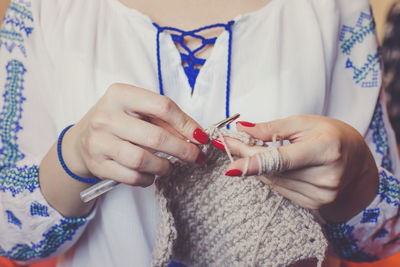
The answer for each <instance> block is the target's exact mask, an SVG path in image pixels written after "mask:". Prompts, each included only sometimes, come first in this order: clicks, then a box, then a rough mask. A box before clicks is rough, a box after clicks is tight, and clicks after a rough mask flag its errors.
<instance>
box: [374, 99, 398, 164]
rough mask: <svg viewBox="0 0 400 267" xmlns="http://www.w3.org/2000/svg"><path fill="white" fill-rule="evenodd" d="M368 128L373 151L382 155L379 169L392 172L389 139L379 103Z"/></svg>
mask: <svg viewBox="0 0 400 267" xmlns="http://www.w3.org/2000/svg"><path fill="white" fill-rule="evenodd" d="M369 128H370V130H371V131H372V142H373V143H374V144H375V151H376V153H378V154H381V155H382V163H381V167H383V168H385V169H386V170H388V171H390V172H393V168H392V161H391V159H390V147H389V138H388V134H387V131H386V128H385V123H384V121H383V110H382V105H381V104H380V103H378V105H377V106H376V109H375V112H374V115H373V118H372V122H371V125H370V127H369Z"/></svg>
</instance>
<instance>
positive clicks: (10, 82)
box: [0, 60, 39, 197]
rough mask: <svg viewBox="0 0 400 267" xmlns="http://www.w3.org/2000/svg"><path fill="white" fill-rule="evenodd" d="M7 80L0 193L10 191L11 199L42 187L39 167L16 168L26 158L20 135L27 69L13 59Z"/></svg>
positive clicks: (0, 129) (0, 126)
mask: <svg viewBox="0 0 400 267" xmlns="http://www.w3.org/2000/svg"><path fill="white" fill-rule="evenodd" d="M6 71H7V81H6V84H5V92H4V94H3V98H4V105H3V108H2V111H1V113H0V141H1V142H0V145H1V148H0V191H3V192H5V191H10V192H11V194H12V196H13V197H15V195H17V194H19V193H21V192H23V191H24V190H28V191H29V192H33V191H34V190H35V189H36V188H38V187H39V181H38V179H37V178H38V172H39V170H38V169H39V168H38V166H36V165H34V166H23V167H17V166H16V165H15V164H16V163H17V161H19V160H22V159H23V158H24V157H25V155H24V154H23V153H22V152H21V151H19V147H18V144H17V141H18V132H19V131H20V130H22V126H21V125H20V122H19V121H20V120H21V118H22V111H23V109H22V104H23V102H24V101H25V100H26V99H25V97H24V96H23V94H22V92H23V90H24V87H23V83H24V77H23V76H24V74H25V73H26V69H25V67H24V65H23V64H22V62H20V61H18V60H11V61H10V62H8V64H7V66H6Z"/></svg>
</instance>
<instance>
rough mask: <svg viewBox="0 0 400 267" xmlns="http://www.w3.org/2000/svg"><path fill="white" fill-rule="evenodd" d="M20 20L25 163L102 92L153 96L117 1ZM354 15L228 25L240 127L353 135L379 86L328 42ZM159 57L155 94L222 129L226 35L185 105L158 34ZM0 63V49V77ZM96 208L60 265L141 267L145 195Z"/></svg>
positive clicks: (148, 229)
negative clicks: (128, 88)
mask: <svg viewBox="0 0 400 267" xmlns="http://www.w3.org/2000/svg"><path fill="white" fill-rule="evenodd" d="M32 12H33V16H34V20H35V21H34V22H35V23H34V25H35V26H34V27H35V29H34V32H33V33H32V36H31V37H30V39H29V43H27V54H28V55H29V56H28V57H27V59H26V64H27V69H28V73H27V75H26V77H25V87H26V88H28V87H29V88H30V90H29V91H26V92H25V94H26V98H27V101H26V103H27V104H26V105H27V106H26V107H25V112H24V116H23V118H22V123H23V125H24V130H23V131H22V134H21V137H20V146H21V147H22V148H23V149H24V150H25V151H27V157H26V159H25V161H26V162H30V161H32V159H33V158H34V156H35V155H44V153H46V152H47V150H48V148H49V146H50V145H51V144H52V143H53V142H54V141H55V140H56V138H57V136H58V134H59V133H60V131H61V130H62V129H63V128H64V127H65V126H67V125H69V124H72V123H75V122H77V121H78V120H79V119H80V118H82V116H83V115H84V114H85V113H86V112H87V111H88V110H89V109H90V107H92V106H93V105H94V104H95V103H96V102H97V101H98V100H99V98H100V97H101V96H102V95H103V94H104V92H105V91H106V89H107V88H108V87H109V86H110V85H111V84H113V83H116V82H120V83H128V84H132V85H136V86H138V87H142V88H146V89H148V90H151V91H154V92H158V90H159V86H158V76H157V59H156V34H157V30H156V28H155V27H154V26H153V25H152V23H151V20H150V19H149V18H148V17H147V16H145V15H143V14H141V13H139V12H138V11H135V10H133V9H129V8H127V7H125V6H124V5H122V4H121V3H120V2H119V1H118V0H85V1H82V0H68V1H65V0H35V1H32ZM361 12H365V13H366V14H370V10H369V3H368V1H367V0H352V1H348V0H273V1H272V2H271V3H270V4H268V5H267V6H265V7H264V8H262V9H260V10H258V11H256V12H252V13H250V14H245V15H242V16H238V17H237V18H235V19H234V20H235V24H234V25H233V27H232V31H233V43H232V44H233V47H232V77H231V102H230V110H231V113H232V114H233V113H240V114H241V119H243V120H247V121H252V122H263V121H269V120H274V119H279V118H284V117H287V116H290V115H295V114H317V115H327V116H331V117H335V118H338V119H341V120H343V121H345V122H347V123H349V124H351V125H352V126H354V127H355V128H356V129H357V130H358V131H359V132H360V133H361V134H363V135H365V134H366V133H367V130H368V127H369V124H370V120H371V117H372V114H373V112H374V108H375V104H376V102H377V99H378V94H379V89H380V82H379V81H378V83H377V84H376V85H375V86H372V87H371V88H363V87H362V86H361V83H356V81H355V80H354V79H353V75H354V72H353V70H352V69H350V68H346V62H347V60H348V59H349V56H348V55H346V54H344V53H342V51H341V49H340V45H341V43H340V42H339V40H338V37H339V35H340V31H341V29H342V26H343V25H345V24H346V25H356V23H357V21H358V19H359V17H360V13H361ZM162 26H168V25H162ZM160 47H161V51H160V52H161V59H162V74H163V85H164V90H165V93H166V95H167V96H169V97H170V98H172V99H173V100H174V101H175V102H176V103H177V104H178V105H179V106H180V107H181V108H182V109H183V110H184V111H185V112H187V113H188V114H189V115H191V116H192V117H193V118H194V119H196V120H197V121H198V122H199V123H200V124H201V125H202V126H205V127H206V126H209V125H211V124H213V123H215V122H217V121H219V120H221V119H223V118H224V117H225V88H226V73H227V51H228V49H227V48H228V33H227V32H226V31H225V32H223V33H222V34H221V35H220V36H219V38H218V40H217V42H216V44H215V46H214V48H213V50H212V53H211V56H210V57H209V59H208V60H207V62H206V64H205V66H204V67H203V68H202V69H201V71H200V74H199V76H198V78H197V82H196V86H195V89H194V93H193V95H191V94H190V92H191V90H190V87H189V84H188V81H187V77H186V76H185V74H184V71H183V69H182V66H181V60H180V56H179V53H178V50H177V48H176V47H175V45H174V43H173V42H172V40H171V37H170V35H169V33H167V32H163V33H161V36H160ZM6 54H7V52H6V51H5V49H3V48H1V49H0V64H1V66H0V68H2V69H3V65H4V64H5V62H4V60H3V59H4V58H5V56H4V55H6ZM368 54H376V42H375V36H374V34H369V35H366V36H365V38H364V40H363V42H359V43H356V44H355V46H354V48H353V51H352V54H351V56H350V58H351V60H352V62H353V64H354V65H356V66H359V67H360V68H361V67H362V66H363V64H364V63H365V61H366V59H367V56H368ZM378 70H379V68H378ZM0 75H1V76H0V81H4V73H3V72H0ZM370 78H371V77H370V76H368V77H367V80H368V79H370ZM2 83H3V82H2ZM38 95H39V96H40V98H38ZM33 99H35V101H34V100H33ZM0 101H2V100H0ZM29 103H32V104H29ZM43 107H45V108H43ZM43 132H44V134H43ZM390 137H391V138H392V136H390ZM391 140H392V141H391V142H394V141H393V139H391ZM371 146H373V144H371ZM394 161H395V164H396V166H397V159H394ZM97 207H98V209H97V214H96V215H95V217H94V218H93V219H92V221H91V222H90V223H89V225H88V227H87V229H86V231H85V233H84V234H83V236H82V237H81V238H80V240H79V241H77V243H76V247H75V249H74V251H71V252H70V253H68V254H67V255H66V256H65V257H64V259H63V260H62V262H61V263H62V264H64V265H65V266H76V267H80V266H148V265H149V264H150V261H151V251H152V247H153V243H154V238H155V235H156V228H157V222H158V213H157V209H156V200H155V197H154V188H153V187H150V188H147V189H142V188H133V187H130V186H126V185H120V186H119V187H118V188H116V189H114V190H113V191H111V192H109V193H107V195H106V196H104V197H103V198H102V199H100V200H99V201H98V205H97ZM27 235H28V236H29V234H28V233H27ZM74 238H75V239H77V238H78V236H77V235H76V236H75V237H74ZM1 239H3V238H1Z"/></svg>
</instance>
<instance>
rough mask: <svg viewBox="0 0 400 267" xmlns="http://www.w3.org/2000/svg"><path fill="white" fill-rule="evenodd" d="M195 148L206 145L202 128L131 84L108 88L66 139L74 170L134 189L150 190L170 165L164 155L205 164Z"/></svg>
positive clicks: (166, 102)
mask: <svg viewBox="0 0 400 267" xmlns="http://www.w3.org/2000/svg"><path fill="white" fill-rule="evenodd" d="M187 140H190V141H191V142H193V143H195V144H199V143H207V142H208V137H207V135H206V134H205V133H204V132H203V130H201V126H200V125H199V124H198V123H196V122H195V121H194V120H193V119H192V118H191V117H190V116H188V115H187V114H185V113H184V112H183V111H182V110H181V109H180V108H179V107H178V106H177V105H176V104H175V103H174V102H173V101H172V100H171V99H169V98H168V97H166V96H162V95H159V94H156V93H153V92H151V91H148V90H145V89H141V88H138V87H135V86H131V85H127V84H114V85H112V86H111V87H110V88H108V90H107V92H106V93H105V94H104V96H103V97H102V98H101V99H100V100H99V101H98V102H97V104H96V105H95V106H94V107H93V108H92V109H91V110H90V111H89V112H88V113H87V114H86V115H85V116H84V117H83V118H82V120H81V121H79V122H78V123H77V124H76V125H75V126H73V127H72V128H71V129H70V130H68V131H67V133H66V134H65V136H64V139H63V145H62V149H63V157H64V160H65V162H66V164H67V166H68V167H69V169H70V170H71V171H72V172H74V173H75V174H77V175H79V176H83V177H93V176H95V177H99V178H100V179H112V180H115V181H117V182H121V183H125V184H130V185H134V186H143V187H145V186H149V185H151V184H152V183H153V181H154V176H155V175H164V174H166V173H168V171H169V170H170V163H169V161H168V160H166V159H164V158H160V157H158V156H156V155H155V154H154V153H152V152H155V151H159V152H164V153H166V154H169V155H172V156H175V157H177V158H180V159H182V160H184V161H187V162H192V163H200V164H201V163H203V162H204V161H205V157H204V155H203V154H202V152H201V151H200V150H199V149H198V148H197V146H196V145H195V144H193V143H190V142H188V141H187Z"/></svg>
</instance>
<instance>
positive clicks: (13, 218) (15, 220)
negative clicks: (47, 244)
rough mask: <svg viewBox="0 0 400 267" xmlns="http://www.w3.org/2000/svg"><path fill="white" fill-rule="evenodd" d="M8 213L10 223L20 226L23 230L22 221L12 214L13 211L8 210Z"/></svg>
mask: <svg viewBox="0 0 400 267" xmlns="http://www.w3.org/2000/svg"><path fill="white" fill-rule="evenodd" d="M6 213H7V221H8V222H9V223H12V224H15V225H16V226H18V227H19V228H20V229H21V228H22V223H21V221H20V220H19V219H18V218H17V217H16V216H15V215H14V213H12V211H10V210H6Z"/></svg>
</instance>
